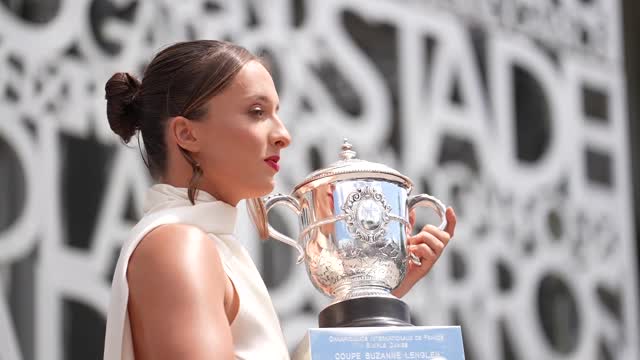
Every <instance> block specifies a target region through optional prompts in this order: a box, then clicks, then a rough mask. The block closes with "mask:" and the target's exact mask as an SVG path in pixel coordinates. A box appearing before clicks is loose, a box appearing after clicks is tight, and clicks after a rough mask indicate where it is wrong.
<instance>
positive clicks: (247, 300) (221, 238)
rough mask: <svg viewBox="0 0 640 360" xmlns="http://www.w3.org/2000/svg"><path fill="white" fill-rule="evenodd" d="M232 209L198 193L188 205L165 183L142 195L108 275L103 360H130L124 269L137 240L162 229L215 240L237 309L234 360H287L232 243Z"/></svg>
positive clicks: (259, 290) (256, 282) (260, 286)
mask: <svg viewBox="0 0 640 360" xmlns="http://www.w3.org/2000/svg"><path fill="white" fill-rule="evenodd" d="M236 213H237V209H236V208H235V207H233V206H231V205H229V204H227V203H224V202H222V201H218V200H216V199H215V198H213V197H212V196H211V195H210V194H208V193H206V192H204V191H202V190H200V191H198V195H197V199H196V204H195V205H192V204H191V202H190V201H189V198H188V195H187V189H184V188H176V187H173V186H171V185H167V184H158V185H154V186H152V187H151V188H150V189H149V190H148V192H147V198H146V204H145V213H144V217H143V218H142V219H141V220H140V222H138V224H137V225H136V226H135V227H134V228H133V229H132V230H131V233H130V235H129V239H128V240H127V241H126V242H125V243H124V245H123V246H122V250H121V251H120V257H119V259H118V263H117V265H116V269H115V272H114V275H113V283H112V287H111V299H110V303H109V310H108V312H107V328H106V334H105V344H104V346H105V349H104V359H105V360H133V359H135V357H134V352H133V343H132V338H131V327H130V324H129V315H128V312H127V303H128V295H129V287H128V284H127V266H128V264H129V259H130V257H131V254H132V253H133V251H134V250H135V248H136V246H137V245H138V243H139V242H140V240H142V238H143V237H144V236H145V235H146V234H147V233H149V232H150V231H151V230H153V229H154V228H156V227H158V226H160V225H164V224H176V223H180V224H189V225H193V226H197V227H199V228H200V229H202V230H203V231H204V232H206V233H207V234H208V235H209V237H210V238H211V241H215V243H216V246H217V249H218V252H219V254H220V258H221V260H222V264H223V267H224V271H225V273H226V274H227V276H228V277H229V278H230V279H231V281H232V282H233V284H234V287H235V289H236V291H237V293H238V296H239V298H240V307H239V309H238V314H237V315H236V318H235V319H234V320H233V322H232V323H231V333H232V336H233V347H234V354H235V358H236V359H264V358H267V359H289V353H288V350H287V346H286V344H285V341H284V337H283V335H282V330H281V328H280V323H279V321H278V317H277V314H276V312H275V309H274V308H273V304H272V303H271V298H270V297H269V294H268V292H267V288H266V286H265V284H264V281H263V280H262V277H261V276H260V274H259V272H258V270H257V269H256V266H255V264H254V263H253V261H252V260H251V258H250V257H249V254H248V252H247V251H246V249H245V248H244V247H243V246H242V245H241V244H240V243H239V242H238V241H237V240H236V239H235V238H234V235H233V231H234V227H235V221H236Z"/></svg>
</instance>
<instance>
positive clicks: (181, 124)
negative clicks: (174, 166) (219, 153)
mask: <svg viewBox="0 0 640 360" xmlns="http://www.w3.org/2000/svg"><path fill="white" fill-rule="evenodd" d="M194 125H195V124H194V122H193V121H191V120H189V119H187V118H185V117H184V116H176V117H174V118H172V119H170V120H169V129H168V130H169V133H170V136H171V137H172V138H174V139H175V142H176V144H178V146H180V147H181V148H183V149H185V150H187V151H190V152H198V151H199V150H200V142H199V141H198V137H197V136H196V129H195V126H194Z"/></svg>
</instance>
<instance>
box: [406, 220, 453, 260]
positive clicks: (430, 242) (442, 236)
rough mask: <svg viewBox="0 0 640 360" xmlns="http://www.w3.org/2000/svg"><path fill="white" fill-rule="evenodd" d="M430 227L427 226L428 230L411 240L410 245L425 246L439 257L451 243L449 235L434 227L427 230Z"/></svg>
mask: <svg viewBox="0 0 640 360" xmlns="http://www.w3.org/2000/svg"><path fill="white" fill-rule="evenodd" d="M429 226H430V225H427V226H425V229H426V230H422V231H421V232H420V233H419V234H418V235H416V236H412V237H411V238H409V244H411V245H416V246H417V245H425V246H426V247H428V248H429V249H431V251H433V252H434V253H435V254H436V255H437V256H440V254H441V253H442V251H443V250H444V248H445V246H447V243H448V242H449V234H448V233H446V232H444V231H442V230H439V229H438V228H436V227H433V226H431V227H430V228H429V229H427V227H429ZM436 234H437V235H436ZM416 255H418V254H416ZM418 257H420V256H418Z"/></svg>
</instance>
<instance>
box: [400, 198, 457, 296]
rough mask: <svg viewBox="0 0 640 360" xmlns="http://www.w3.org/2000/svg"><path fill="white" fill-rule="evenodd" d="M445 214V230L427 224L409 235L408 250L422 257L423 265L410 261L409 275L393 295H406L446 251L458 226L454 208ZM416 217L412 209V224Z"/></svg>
mask: <svg viewBox="0 0 640 360" xmlns="http://www.w3.org/2000/svg"><path fill="white" fill-rule="evenodd" d="M445 216H446V218H447V226H446V228H445V229H444V231H443V230H440V229H438V228H437V227H436V226H434V225H426V226H425V227H423V228H422V231H420V232H419V233H418V234H417V235H415V236H411V237H409V241H408V244H409V246H408V251H409V252H410V253H412V254H413V255H415V256H416V257H417V258H418V259H420V262H421V265H416V264H415V263H414V262H413V261H409V268H408V270H407V275H406V276H405V278H404V280H403V281H402V283H400V286H398V287H397V288H396V289H395V290H394V291H393V295H395V296H397V297H402V296H404V295H405V294H406V293H407V292H408V291H409V290H410V289H411V288H412V287H413V286H414V285H415V284H416V283H417V282H418V281H419V280H420V279H422V278H423V277H424V276H425V275H427V273H428V272H429V270H431V268H432V267H433V264H435V262H436V260H438V258H439V257H440V255H441V254H442V252H443V251H444V248H445V247H446V246H447V244H448V243H449V240H451V238H452V237H453V233H454V231H455V228H456V214H455V212H453V209H452V208H447V211H446V214H445ZM415 219H416V214H415V211H412V212H411V213H410V214H409V222H410V223H411V225H412V226H413V225H414V224H415Z"/></svg>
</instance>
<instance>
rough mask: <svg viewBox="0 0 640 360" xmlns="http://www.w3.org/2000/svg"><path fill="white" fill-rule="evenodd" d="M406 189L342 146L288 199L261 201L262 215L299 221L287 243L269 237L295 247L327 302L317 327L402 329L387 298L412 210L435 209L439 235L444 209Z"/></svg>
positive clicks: (393, 175)
mask: <svg viewBox="0 0 640 360" xmlns="http://www.w3.org/2000/svg"><path fill="white" fill-rule="evenodd" d="M412 187H413V183H412V182H411V180H410V179H409V178H408V177H406V176H404V175H402V174H400V173H399V172H398V171H396V170H394V169H392V168H390V167H388V166H386V165H383V164H378V163H373V162H368V161H364V160H360V159H357V158H356V153H355V151H353V150H352V146H351V144H349V143H348V141H347V140H346V139H345V141H344V144H343V145H342V151H341V152H340V160H339V161H337V162H336V163H334V164H332V165H330V166H329V167H327V168H325V169H320V170H317V171H315V172H313V173H311V174H310V175H309V176H308V177H307V178H306V179H305V180H304V181H302V182H301V183H300V184H299V185H297V186H296V187H295V189H294V190H293V192H292V193H291V195H282V194H278V195H273V196H270V197H268V198H267V199H265V207H266V210H267V213H268V212H269V211H270V210H271V209H273V208H274V207H275V206H276V205H286V206H287V207H289V208H290V209H292V210H293V211H294V212H295V213H296V214H297V216H298V220H299V224H300V233H299V235H298V238H297V239H292V238H290V237H288V236H286V235H284V234H282V233H280V232H278V231H277V230H276V229H274V228H273V227H272V226H271V225H269V235H270V236H271V237H272V238H274V239H277V240H280V241H282V242H284V243H286V244H289V245H291V246H293V247H295V248H296V249H297V250H298V252H299V253H300V257H299V258H298V263H300V262H303V261H304V263H305V265H306V269H307V273H308V275H309V278H310V279H311V282H312V283H313V285H314V286H315V287H316V288H317V289H318V290H320V291H321V292H322V293H324V294H325V295H327V296H329V297H330V298H332V299H333V302H332V303H331V305H329V306H328V307H327V308H325V309H324V310H323V311H322V312H321V313H320V318H319V320H320V321H319V322H320V327H343V326H387V325H409V322H410V320H409V311H408V308H407V306H406V304H404V302H402V301H400V300H399V299H397V298H396V297H394V296H393V295H392V293H391V292H392V290H393V289H395V288H396V287H397V286H398V285H399V284H400V283H401V282H402V280H403V279H404V277H405V274H406V272H407V267H408V263H409V261H414V262H417V263H419V259H417V258H416V257H415V256H414V255H413V254H410V253H409V252H408V251H407V237H408V236H410V232H411V227H412V226H411V224H410V223H409V213H410V211H412V210H413V209H414V208H415V207H417V206H426V207H430V208H432V209H433V210H435V212H436V214H437V215H438V216H439V217H440V219H441V223H440V224H439V228H440V229H444V228H445V226H446V219H445V209H446V208H445V206H444V205H443V204H442V202H441V201H440V200H438V199H436V198H434V197H432V196H429V195H426V194H420V195H414V196H409V194H410V192H411V189H412Z"/></svg>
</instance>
